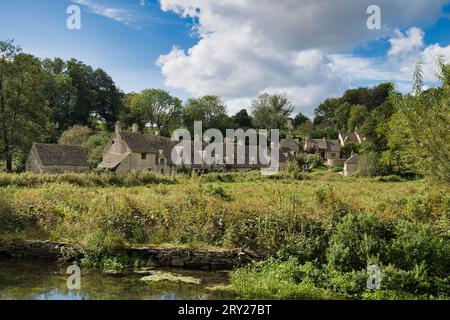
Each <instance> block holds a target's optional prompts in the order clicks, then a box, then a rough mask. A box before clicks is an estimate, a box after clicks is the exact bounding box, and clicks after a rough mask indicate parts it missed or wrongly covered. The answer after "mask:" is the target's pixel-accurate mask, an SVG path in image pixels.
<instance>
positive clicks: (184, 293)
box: [0, 257, 233, 300]
mask: <svg viewBox="0 0 450 320" xmlns="http://www.w3.org/2000/svg"><path fill="white" fill-rule="evenodd" d="M66 269H67V265H60V264H55V263H50V262H41V261H39V262H37V261H19V260H11V259H4V258H1V257H0V300H17V299H19V300H178V299H180V300H181V299H182V300H191V299H196V300H197V299H219V300H220V299H232V298H233V297H232V296H230V295H228V294H224V293H217V292H212V291H210V290H208V289H207V287H210V286H214V285H217V284H227V283H228V273H226V272H207V271H186V270H165V271H170V272H172V273H174V274H177V275H181V276H190V277H194V278H196V279H199V280H201V284H188V283H173V282H167V281H163V282H151V283H148V282H144V281H141V280H140V279H141V278H142V276H143V274H142V273H137V272H134V271H129V272H126V273H122V274H115V275H112V274H108V273H105V272H103V271H101V270H94V269H84V268H82V270H81V272H82V276H81V289H80V290H69V289H68V288H67V279H68V275H66Z"/></svg>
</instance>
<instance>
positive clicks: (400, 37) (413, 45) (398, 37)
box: [388, 27, 425, 56]
mask: <svg viewBox="0 0 450 320" xmlns="http://www.w3.org/2000/svg"><path fill="white" fill-rule="evenodd" d="M394 33H395V36H394V37H392V38H391V39H389V43H390V44H391V49H389V52H388V55H389V56H398V55H405V54H409V53H411V52H415V51H418V50H419V49H421V48H422V47H423V36H424V35H425V34H424V33H423V31H422V30H421V29H419V28H415V27H413V28H410V29H408V30H407V31H406V34H403V33H402V32H401V31H400V30H399V29H396V30H395V32H394Z"/></svg>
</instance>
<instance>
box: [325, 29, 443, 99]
mask: <svg viewBox="0 0 450 320" xmlns="http://www.w3.org/2000/svg"><path fill="white" fill-rule="evenodd" d="M423 37H424V32H423V31H422V30H421V29H418V28H415V27H413V28H410V29H408V30H407V31H406V32H405V33H401V32H400V31H398V30H397V31H396V32H395V34H394V36H393V37H392V38H391V39H389V43H390V44H391V48H390V49H389V51H388V54H387V56H386V57H378V58H362V57H356V56H353V55H343V54H334V55H329V56H328V57H329V59H330V60H331V62H330V64H329V66H330V69H331V70H332V72H334V73H335V74H340V75H342V76H343V77H345V78H346V79H347V81H349V82H365V81H366V82H367V81H374V80H375V81H394V82H396V83H397V84H398V87H399V89H400V90H402V91H408V90H410V89H411V86H410V85H411V78H412V74H413V71H414V67H415V64H416V63H417V62H418V61H420V62H422V69H423V72H424V80H425V81H426V82H428V83H430V84H432V83H434V82H436V80H437V78H436V62H437V59H438V58H439V57H443V58H444V60H445V61H447V62H450V46H446V47H442V46H441V45H439V44H432V45H429V46H426V47H425V46H424V41H423Z"/></svg>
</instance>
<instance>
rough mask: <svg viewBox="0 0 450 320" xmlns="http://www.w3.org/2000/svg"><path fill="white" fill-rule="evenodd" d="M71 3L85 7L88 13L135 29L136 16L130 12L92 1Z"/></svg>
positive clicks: (84, 0)
mask: <svg viewBox="0 0 450 320" xmlns="http://www.w3.org/2000/svg"><path fill="white" fill-rule="evenodd" d="M72 2H73V3H76V4H79V5H82V6H84V7H86V8H87V9H88V10H89V11H90V12H92V13H95V14H97V15H100V16H103V17H106V18H110V19H113V20H115V21H117V22H120V23H122V24H124V25H127V26H133V27H136V26H135V23H136V22H137V16H136V15H135V13H134V12H132V11H131V10H127V9H124V8H113V7H107V6H105V5H101V4H98V3H97V2H94V1H92V0H72Z"/></svg>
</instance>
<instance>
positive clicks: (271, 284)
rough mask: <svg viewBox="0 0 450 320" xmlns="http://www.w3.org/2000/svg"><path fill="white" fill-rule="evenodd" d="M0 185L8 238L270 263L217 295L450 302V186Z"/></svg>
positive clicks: (289, 182) (110, 181)
mask: <svg viewBox="0 0 450 320" xmlns="http://www.w3.org/2000/svg"><path fill="white" fill-rule="evenodd" d="M383 180H384V181H383ZM0 185H1V186H2V187H1V189H0V239H2V240H12V239H40V240H56V241H66V242H71V243H76V244H79V245H80V246H81V247H82V248H84V249H85V250H90V251H95V252H102V253H104V254H105V255H107V253H108V251H109V250H111V249H115V248H120V247H126V246H129V245H144V244H159V245H168V244H169V245H180V246H191V247H225V248H245V249H247V250H251V251H253V252H255V253H256V254H258V255H259V256H261V258H262V259H264V260H265V261H263V262H258V263H255V264H254V265H251V266H248V267H246V268H242V269H239V270H237V271H235V272H234V273H233V275H232V282H231V285H230V286H229V287H227V288H220V290H231V291H233V292H235V293H237V294H238V295H239V296H242V297H245V298H279V299H286V298H349V297H351V298H367V299H370V298H375V299H377V298H380V299H383V298H386V299H393V298H401V299H405V298H408V299H409V298H426V299H429V298H446V297H447V298H448V297H449V296H450V241H449V240H450V219H449V217H450V195H449V192H448V191H449V190H448V188H447V187H442V186H436V185H430V184H428V183H426V182H425V181H420V180H419V181H401V180H400V179H398V178H396V177H391V178H384V179H376V178H373V179H368V178H354V177H349V178H342V177H341V176H340V175H338V174H334V173H328V172H316V173H313V174H310V175H301V176H296V177H291V176H280V177H277V178H273V177H272V178H263V177H261V176H260V175H259V173H258V172H250V173H241V174H210V175H205V176H203V177H193V178H188V177H184V176H177V177H173V178H164V177H157V176H152V175H149V174H146V175H144V174H136V175H132V176H129V177H125V178H118V177H115V176H112V175H105V174H103V175H99V174H88V175H70V174H69V175H62V176H34V175H30V174H25V175H20V176H18V175H15V176H14V175H6V174H4V175H0ZM369 264H376V265H378V266H379V267H380V268H381V270H382V271H383V281H382V287H381V290H378V291H376V292H369V291H368V290H367V289H366V280H367V278H368V273H367V271H366V268H367V266H368V265H369ZM216 289H217V288H216Z"/></svg>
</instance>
